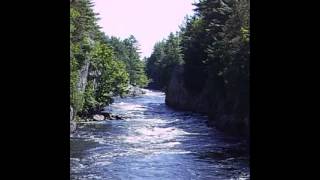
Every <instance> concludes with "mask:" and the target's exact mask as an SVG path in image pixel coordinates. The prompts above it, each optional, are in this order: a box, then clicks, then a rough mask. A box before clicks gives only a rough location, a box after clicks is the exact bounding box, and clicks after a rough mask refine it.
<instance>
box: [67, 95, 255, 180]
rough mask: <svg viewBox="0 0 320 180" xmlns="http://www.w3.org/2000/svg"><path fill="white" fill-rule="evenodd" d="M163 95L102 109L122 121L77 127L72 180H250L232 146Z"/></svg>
mask: <svg viewBox="0 0 320 180" xmlns="http://www.w3.org/2000/svg"><path fill="white" fill-rule="evenodd" d="M164 98H165V97H164V93H161V92H154V91H149V90H146V94H145V95H144V96H142V97H136V98H126V99H117V100H116V101H115V103H114V104H112V105H111V106H109V107H108V108H106V110H110V111H111V112H114V113H118V114H121V115H124V116H126V117H127V118H126V119H125V120H124V121H107V122H102V123H87V124H80V125H79V126H80V127H79V129H78V131H77V132H76V133H75V134H73V135H71V137H70V138H71V145H70V149H71V152H70V154H71V158H70V166H71V179H143V180H144V179H152V180H154V179H174V180H180V179H183V180H184V179H216V180H219V179H249V178H250V174H249V166H248V163H249V162H248V161H249V157H248V155H247V154H246V153H243V152H244V150H242V145H241V143H239V142H238V141H237V140H233V139H232V138H227V137H226V136H224V135H223V134H222V133H219V132H218V131H217V130H216V129H215V128H210V127H208V126H207V125H206V123H205V122H206V116H202V115H199V114H195V113H190V112H179V111H174V110H172V109H170V108H168V107H167V106H166V105H165V104H164Z"/></svg>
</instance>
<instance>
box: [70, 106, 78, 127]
mask: <svg viewBox="0 0 320 180" xmlns="http://www.w3.org/2000/svg"><path fill="white" fill-rule="evenodd" d="M73 117H74V111H73V108H72V107H71V106H70V133H73V132H74V131H75V130H76V127H77V124H76V122H74V120H73Z"/></svg>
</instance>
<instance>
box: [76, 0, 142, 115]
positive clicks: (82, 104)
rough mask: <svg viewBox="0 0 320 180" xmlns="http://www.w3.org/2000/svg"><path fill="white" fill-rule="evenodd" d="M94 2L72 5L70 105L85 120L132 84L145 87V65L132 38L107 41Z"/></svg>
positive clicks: (80, 1)
mask: <svg viewBox="0 0 320 180" xmlns="http://www.w3.org/2000/svg"><path fill="white" fill-rule="evenodd" d="M92 6H93V4H92V1H91V0H73V1H70V105H71V107H72V108H73V112H74V114H75V115H80V116H85V115H88V114H90V113H91V112H92V111H95V110H97V109H100V108H102V107H103V106H105V105H107V104H109V103H111V102H112V97H113V96H118V95H120V96H123V95H125V94H126V93H127V92H128V86H129V84H132V85H135V86H140V87H143V86H146V85H147V83H148V79H147V77H146V75H145V73H144V63H143V61H141V60H140V55H139V52H138V50H139V49H138V42H137V40H136V39H135V38H134V37H133V36H130V37H129V38H127V39H125V40H123V41H121V40H120V39H118V38H115V37H112V38H109V37H107V36H106V35H105V34H104V33H103V32H101V31H100V27H99V26H98V25H97V20H98V18H97V16H98V14H95V13H94V12H93V10H92Z"/></svg>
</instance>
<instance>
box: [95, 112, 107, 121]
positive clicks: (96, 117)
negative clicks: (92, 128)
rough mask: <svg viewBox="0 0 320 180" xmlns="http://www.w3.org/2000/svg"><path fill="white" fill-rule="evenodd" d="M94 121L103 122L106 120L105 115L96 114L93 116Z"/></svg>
mask: <svg viewBox="0 0 320 180" xmlns="http://www.w3.org/2000/svg"><path fill="white" fill-rule="evenodd" d="M93 120H94V121H103V120H104V115H101V114H95V115H94V116H93Z"/></svg>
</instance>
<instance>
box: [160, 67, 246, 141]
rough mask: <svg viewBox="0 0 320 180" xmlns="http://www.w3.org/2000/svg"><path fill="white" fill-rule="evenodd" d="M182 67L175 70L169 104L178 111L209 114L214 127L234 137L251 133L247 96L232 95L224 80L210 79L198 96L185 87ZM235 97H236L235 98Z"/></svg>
mask: <svg viewBox="0 0 320 180" xmlns="http://www.w3.org/2000/svg"><path fill="white" fill-rule="evenodd" d="M182 75H183V67H176V68H175V70H174V71H173V73H172V77H171V81H170V83H169V87H168V89H167V91H166V99H165V101H166V104H167V105H169V106H171V107H173V108H177V109H181V110H189V111H193V112H198V113H204V114H207V115H209V119H210V121H211V124H214V125H215V126H216V127H218V128H219V129H221V130H223V131H226V132H230V133H232V134H237V135H238V134H241V135H247V134H249V110H248V101H249V100H248V99H244V98H247V96H243V95H242V94H241V93H234V92H229V91H227V90H226V89H224V88H223V85H222V84H221V82H220V81H221V80H219V79H214V80H213V82H212V80H211V83H210V84H211V86H209V83H207V84H206V85H205V87H204V88H203V91H202V92H201V93H199V94H197V95H192V94H190V93H189V92H188V91H187V89H186V88H185V87H184V82H183V76H182ZM234 94H236V95H234Z"/></svg>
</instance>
